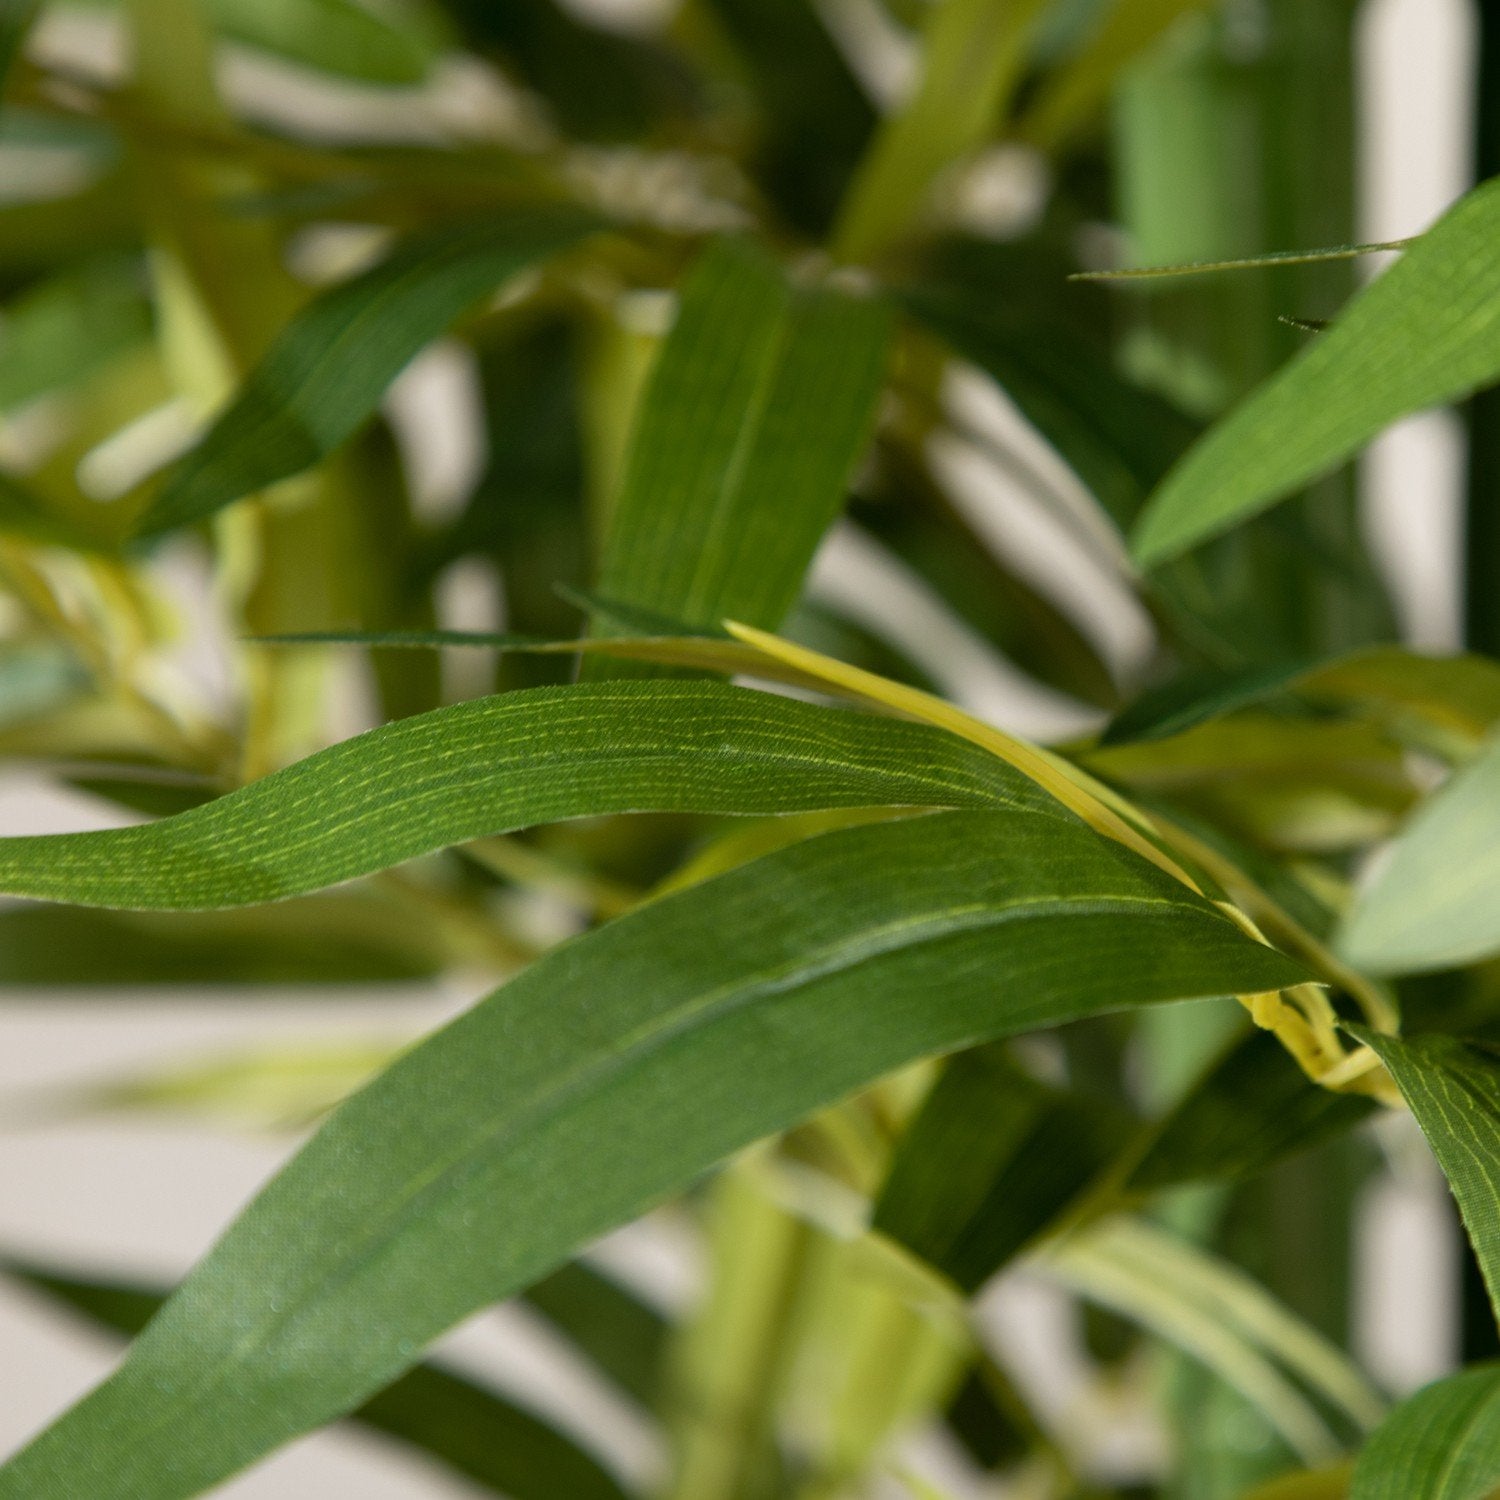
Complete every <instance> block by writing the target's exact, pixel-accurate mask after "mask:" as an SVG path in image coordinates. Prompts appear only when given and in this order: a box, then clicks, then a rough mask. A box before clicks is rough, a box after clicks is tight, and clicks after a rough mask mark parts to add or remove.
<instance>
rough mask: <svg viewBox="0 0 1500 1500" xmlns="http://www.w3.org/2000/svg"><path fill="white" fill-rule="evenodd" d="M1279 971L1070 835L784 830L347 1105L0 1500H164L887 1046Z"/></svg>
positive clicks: (876, 1070) (900, 1057) (1028, 830)
mask: <svg viewBox="0 0 1500 1500" xmlns="http://www.w3.org/2000/svg"><path fill="white" fill-rule="evenodd" d="M1298 977H1300V971H1299V970H1298V969H1297V967H1296V966H1295V965H1293V964H1292V963H1291V962H1290V961H1289V960H1287V959H1285V958H1284V957H1282V956H1281V955H1279V954H1276V953H1274V952H1272V951H1271V950H1269V949H1267V948H1265V947H1263V946H1262V945H1260V944H1257V943H1254V942H1252V941H1251V940H1250V939H1248V938H1246V937H1245V936H1244V934H1242V933H1241V932H1240V931H1239V930H1238V929H1237V928H1236V927H1235V926H1234V925H1233V924H1232V923H1230V922H1229V921H1228V920H1226V919H1225V918H1224V917H1222V916H1221V915H1220V914H1219V913H1218V912H1217V911H1215V910H1214V909H1213V908H1212V907H1210V906H1209V905H1208V904H1207V903H1205V902H1203V901H1201V900H1199V899H1197V898H1195V897H1193V896H1191V895H1190V894H1189V893H1187V892H1185V891H1184V890H1183V889H1182V888H1181V887H1180V886H1179V885H1177V883H1176V882H1174V881H1172V880H1171V879H1170V878H1169V877H1166V876H1164V875H1162V874H1161V873H1160V872H1159V871H1156V870H1155V869H1153V868H1152V867H1151V866H1150V865H1148V864H1146V863H1144V862H1143V861H1141V860H1138V859H1136V858H1134V857H1132V856H1130V855H1129V854H1127V853H1125V852H1124V851H1121V850H1119V849H1117V848H1116V847H1115V846H1113V845H1112V844H1110V843H1109V842H1108V841H1106V840H1102V839H1099V838H1097V837H1096V836H1095V835H1094V834H1093V833H1091V832H1090V831H1089V830H1087V829H1086V828H1084V827H1082V826H1081V825H1079V824H1076V823H1069V822H1063V821H1060V820H1058V819H1056V818H1053V817H1047V816H1038V815H1037V814H1035V813H1032V812H1021V811H1013V812H1012V811H1007V812H996V813H963V814H935V815H933V816H932V817H928V818H915V819H910V820H905V821H899V822H893V823H881V824H873V825H868V826H865V827H861V828H855V829H850V830H845V831H843V832H839V833H833V834H829V835H827V836H825V837H823V838H818V839H812V840H810V841H808V842H806V843H803V844H799V845H796V846H794V847H792V848H790V849H787V850H783V851H781V852H779V853H777V854H773V855H771V856H768V857H767V858H766V859H764V860H761V861H758V862H756V863H754V864H752V865H748V866H746V867H744V868H743V869H741V870H736V871H733V872H731V873H730V874H728V875H725V876H722V877H720V878H719V879H717V880H714V881H710V882H708V883H706V884H704V885H702V886H698V887H695V888H694V889H692V890H689V891H684V892H681V893H679V894H677V895H673V896H669V897H665V898H663V899H662V900H660V901H658V902H654V903H652V904H650V905H647V906H645V907H642V908H640V909H638V910H637V911H635V912H633V913H631V914H629V915H627V916H625V917H623V918H621V919H620V920H618V921H616V922H614V923H611V924H609V925H608V926H605V927H602V928H599V929H596V930H595V931H593V932H591V933H588V934H586V935H585V936H583V937H582V938H579V939H576V940H575V941H573V942H572V943H570V944H567V945H566V946H564V947H563V948H560V949H557V950H554V951H553V952H552V953H550V954H548V955H547V956H546V957H544V958H543V959H541V960H540V961H538V962H537V963H536V964H534V965H533V966H532V967H531V968H530V969H528V970H527V971H525V972H524V973H523V974H522V975H521V976H519V977H518V978H517V979H515V980H513V981H512V982H511V983H510V984H508V985H506V986H505V987H503V988H502V989H501V990H499V991H497V992H496V993H495V994H494V995H493V996H492V997H491V998H490V999H489V1000H487V1001H485V1002H483V1003H481V1004H480V1005H479V1006H478V1007H476V1008H475V1009H474V1010H473V1011H471V1012H470V1013H469V1014H468V1015H466V1016H464V1017H463V1018H461V1019H460V1020H458V1021H457V1022H455V1023H453V1024H452V1025H450V1026H448V1027H446V1028H444V1029H443V1030H442V1031H440V1032H438V1033H437V1034H436V1035H435V1036H433V1037H432V1038H430V1039H429V1040H428V1041H426V1042H425V1043H423V1044H422V1045H421V1046H419V1047H417V1048H416V1049H414V1050H413V1051H412V1052H410V1053H408V1054H407V1055H406V1056H405V1057H404V1058H403V1059H402V1060H401V1061H399V1062H398V1063H397V1064H396V1065H395V1066H394V1067H393V1068H391V1069H390V1070H389V1071H388V1072H386V1073H385V1074H383V1075H382V1076H381V1077H380V1078H379V1079H377V1080H376V1081H375V1082H374V1083H373V1084H371V1085H370V1086H369V1087H368V1088H367V1089H365V1090H364V1091H363V1092H361V1093H360V1094H358V1095H356V1096H355V1097H354V1098H353V1099H351V1100H350V1101H349V1102H348V1103H347V1104H345V1105H344V1106H343V1107H342V1108H341V1109H340V1110H339V1111H338V1112H337V1113H336V1114H335V1115H334V1116H333V1117H332V1118H331V1119H330V1120H329V1122H328V1123H327V1124H326V1125H325V1126H324V1127H323V1129H322V1130H321V1131H320V1132H319V1133H318V1135H317V1136H315V1137H314V1138H313V1140H312V1141H311V1142H310V1143H309V1145H308V1146H307V1147H306V1148H304V1150H303V1151H302V1152H301V1153H300V1154H299V1155H298V1156H297V1157H296V1158H295V1159H294V1160H293V1162H292V1163H291V1164H290V1166H289V1167H288V1168H287V1169H286V1170H285V1171H284V1172H283V1173H282V1174H281V1176H280V1177H279V1178H277V1179H276V1181H275V1182H273V1183H272V1185H271V1186H270V1187H269V1188H268V1189H267V1190H266V1191H265V1192H264V1193H263V1194H262V1195H261V1197H260V1198H259V1199H258V1200H257V1201H256V1202H255V1203H254V1204H253V1205H252V1206H251V1208H250V1209H249V1210H247V1212H246V1213H245V1215H244V1216H242V1218H241V1219H240V1220H239V1222H238V1223H237V1225H236V1226H235V1227H234V1228H232V1229H231V1230H230V1231H229V1233H228V1234H227V1235H226V1237H225V1238H224V1239H223V1240H222V1241H221V1242H220V1244H219V1246H218V1247H217V1248H216V1249H215V1250H214V1251H213V1252H212V1253H211V1254H210V1256H209V1257H208V1259H207V1260H206V1261H205V1262H204V1263H203V1264H202V1265H201V1266H200V1267H199V1268H198V1270H197V1271H196V1272H195V1273H194V1274H193V1275H192V1276H191V1277H190V1278H189V1279H188V1281H187V1282H186V1283H185V1284H184V1286H183V1288H182V1289H181V1290H180V1291H179V1292H178V1293H177V1295H176V1296H175V1297H174V1298H173V1299H172V1301H171V1302H170V1303H169V1304H168V1305H167V1307H166V1308H165V1309H163V1311H162V1313H161V1314H160V1315H159V1316H158V1317H157V1318H156V1320H155V1321H154V1322H153V1323H152V1325H151V1326H150V1328H149V1329H148V1330H147V1332H146V1333H145V1334H144V1335H143V1336H142V1337H141V1339H140V1340H139V1341H138V1343H137V1344H136V1346H135V1348H134V1351H133V1352H132V1354H131V1355H130V1356H129V1357H128V1358H127V1360H126V1362H125V1364H124V1365H123V1366H122V1367H121V1369H120V1370H119V1372H118V1373H117V1374H116V1375H114V1376H113V1377H112V1378H111V1379H110V1380H109V1381H107V1382H106V1383H105V1385H104V1386H102V1387H101V1388H100V1389H99V1390H98V1391H96V1392H95V1393H94V1394H93V1395H92V1396H90V1397H88V1398H86V1399H85V1401H84V1402H83V1403H82V1404H80V1405H79V1406H78V1407H75V1408H74V1410H73V1411H72V1412H71V1413H70V1414H69V1415H67V1416H65V1417H64V1418H63V1419H62V1420H61V1421H60V1422H59V1423H58V1424H57V1425H55V1426H54V1427H53V1428H51V1429H50V1430H49V1431H48V1432H47V1433H44V1434H43V1435H42V1436H41V1437H40V1438H38V1439H37V1440H36V1442H35V1443H33V1444H32V1446H31V1447H30V1448H29V1449H27V1450H26V1451H24V1452H23V1453H22V1454H20V1455H19V1456H17V1457H16V1458H15V1459H13V1460H12V1461H11V1463H10V1464H9V1465H7V1466H6V1468H5V1469H3V1470H0V1497H3V1500H20V1497H22V1496H25V1497H27V1500H43V1497H56V1500H64V1497H72V1496H77V1495H88V1496H89V1497H90V1500H127V1497H128V1500H142V1497H143V1496H148V1495H149V1496H150V1497H151V1500H182V1497H185V1496H189V1495H193V1494H196V1493H198V1492H199V1491H200V1490H202V1489H203V1488H205V1487H206V1486H208V1485H211V1484H214V1483H216V1482H218V1481H219V1480H220V1479H222V1478H225V1477H226V1476H228V1475H229V1474H231V1473H233V1472H234V1471H236V1470H237V1469H239V1468H241V1467H243V1466H244V1465H245V1464H247V1463H250V1462H252V1461H254V1460H255V1459H256V1458H258V1457H260V1456H261V1455H262V1454H264V1453H266V1452H268V1451H270V1450H271V1449H272V1448H274V1447H276V1446H277V1445H279V1444H280V1443H282V1442H285V1441H286V1440H287V1439H289V1438H291V1437H293V1436H295V1435H296V1434H297V1433H299V1432H303V1431H306V1430H307V1429H308V1428H310V1427H313V1426H316V1425H318V1424H319V1423H322V1422H325V1421H327V1420H329V1419H331V1418H332V1417H334V1416H336V1415H338V1414H340V1413H342V1412H344V1411H347V1410H349V1409H351V1408H352V1407H353V1406H355V1405H356V1404H357V1403H358V1402H360V1401H361V1400H363V1399H365V1398H366V1397H367V1396H368V1395H369V1394H370V1392H372V1391H373V1390H375V1389H377V1388H378V1387H379V1386H381V1385H382V1384H384V1383H386V1382H388V1381H390V1380H391V1379H392V1378H393V1377H395V1376H396V1375H398V1374H399V1373H400V1372H401V1371H402V1370H403V1369H405V1368H407V1367H408V1366H409V1365H410V1364H411V1363H412V1362H413V1360H414V1359H415V1358H416V1355H417V1352H418V1350H419V1349H420V1347H421V1346H422V1345H423V1344H425V1343H426V1342H427V1341H428V1340H430V1339H431V1338H433V1337H434V1336H435V1335H436V1334H437V1333H439V1332H441V1331H442V1330H443V1329H444V1328H446V1327H448V1326H449V1325H451V1324H452V1323H453V1322H455V1321H456V1320H457V1319H459V1318H461V1317H463V1316H464V1315H465V1314H467V1313H468V1312H470V1311H472V1310H473V1309H474V1308H476V1307H478V1306H481V1305H483V1304H485V1303H487V1302H490V1301H493V1300H495V1299H497V1298H501V1297H504V1296H507V1295H510V1294H512V1293H514V1292H515V1291H517V1290H518V1289H519V1288H521V1287H524V1286H525V1285H526V1284H528V1283H529V1282H531V1281H534V1280H535V1279H537V1277H538V1276H540V1275H541V1274H543V1273H545V1272H546V1271H547V1270H548V1269H550V1268H551V1267H552V1266H554V1265H556V1264H558V1263H559V1262H560V1261H562V1260H563V1259H565V1258H566V1257H567V1255H568V1254H569V1253H570V1252H571V1251H572V1250H573V1249H574V1248H575V1247H576V1246H577V1245H579V1244H581V1243H583V1242H586V1241H587V1240H589V1239H591V1238H593V1237H594V1236H595V1235H597V1234H600V1233H602V1232H603V1231H604V1230H606V1229H608V1228H610V1227H612V1226H613V1225H615V1224H618V1223H621V1222H623V1221H625V1220H627V1219H629V1218H631V1217H633V1216H635V1215H637V1214H639V1213H640V1212H642V1211H643V1210H644V1209H645V1208H647V1207H648V1206H649V1205H651V1204H652V1203H654V1202H657V1201H659V1200H660V1199H661V1198H662V1197H663V1196H665V1195H667V1194H670V1193H672V1192H675V1191H678V1190H680V1189H681V1188H682V1187H684V1186H685V1185H687V1184H688V1183H690V1182H692V1181H693V1180H694V1179H695V1178H697V1177H699V1176H700V1175H701V1174H702V1173H704V1172H705V1171H707V1170H708V1169H709V1168H710V1167H712V1166H713V1165H714V1164H715V1163H717V1162H719V1161H721V1160H723V1159H724V1158H725V1157H726V1156H727V1155H729V1154H730V1153H731V1152H733V1151H735V1150H737V1149H739V1148H740V1147H742V1146H744V1145H747V1144H749V1143H750V1142H751V1141H753V1140H755V1139H757V1138H759V1137H761V1136H764V1135H766V1134H767V1133H769V1132H773V1131H775V1130H778V1129H780V1128H782V1127H784V1126H786V1125H788V1124H790V1123H792V1122H793V1121H795V1120H797V1119H800V1118H802V1117H803V1116H805V1115H806V1114H808V1113H810V1112H811V1111H813V1110H815V1109H817V1108H818V1107H820V1106H822V1105H825V1104H827V1103H830V1102H832V1101H833V1100H835V1099H838V1098H841V1097H843V1096H844V1095H845V1094H847V1093H848V1092H850V1091H851V1090H853V1089H856V1088H858V1087H860V1086H861V1085H862V1084H865V1083H867V1082H869V1081H870V1080H872V1079H874V1078H876V1077H878V1076H879V1075H881V1074H883V1073H885V1072H888V1071H890V1070H891V1069H893V1068H896V1067H899V1066H901V1065H902V1064H903V1063H905V1062H907V1061H910V1060H912V1059H913V1058H916V1057H920V1056H923V1055H927V1054H931V1053H933V1052H939V1051H943V1050H945V1049H950V1048H954V1047H960V1046H964V1045H969V1044H972V1043H975V1042H977V1041H980V1040H983V1039H985V1038H986V1037H993V1036H997V1035H1002V1034H1006V1033H1011V1032H1015V1031H1020V1030H1024V1029H1026V1028H1028V1027H1032V1026H1038V1025H1046V1024H1052V1023H1054V1022H1058V1021H1061V1020H1064V1019H1067V1018H1069V1017H1076V1016H1080V1015H1084V1014H1088V1013H1091V1012H1095V1011H1099V1010H1112V1009H1117V1008H1119V1007H1122V1006H1130V1005H1137V1004H1143V1003H1147V1002H1153V1001H1162V1000H1167V999H1171V998H1184V997H1188V996H1193V995H1216V994H1222V993H1225V992H1228V991H1238V990H1247V991H1263V990H1266V989H1270V988H1274V987H1277V986H1281V985H1285V984H1288V983H1290V982H1292V981H1293V980H1294V979H1296V978H1298Z"/></svg>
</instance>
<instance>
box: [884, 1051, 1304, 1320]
mask: <svg viewBox="0 0 1500 1500" xmlns="http://www.w3.org/2000/svg"><path fill="white" fill-rule="evenodd" d="M1272 1045H1273V1046H1274V1045H1276V1043H1275V1042H1274V1041H1273V1043H1272ZM1122 1125H1123V1126H1124V1127H1125V1128H1126V1129H1128V1120H1127V1121H1122V1119H1121V1118H1120V1113H1119V1111H1116V1110H1114V1109H1111V1108H1110V1107H1109V1106H1108V1105H1107V1104H1105V1103H1102V1102H1100V1101H1097V1100H1092V1099H1083V1098H1081V1097H1079V1096H1078V1095H1076V1094H1070V1093H1068V1092H1066V1091H1065V1090H1062V1089H1056V1088H1051V1087H1049V1086H1047V1085H1046V1084H1042V1083H1039V1082H1037V1080H1036V1079H1034V1078H1032V1077H1031V1076H1030V1075H1029V1074H1027V1073H1025V1072H1023V1071H1022V1070H1021V1069H1020V1068H1018V1067H1017V1066H1016V1065H1015V1064H1014V1063H1013V1062H1011V1061H1010V1060H1009V1058H1008V1057H1007V1056H1006V1055H1005V1053H1004V1052H1003V1051H1001V1050H1000V1049H999V1048H998V1047H986V1048H982V1049H979V1050H977V1051H974V1052H966V1053H964V1054H962V1055H961V1056H959V1057H956V1058H954V1059H953V1061H952V1062H950V1063H949V1064H948V1066H947V1067H946V1068H945V1069H944V1071H943V1076H942V1077H941V1078H940V1079H939V1080H938V1082H937V1084H936V1085H935V1086H934V1087H933V1090H932V1092H931V1093H930V1094H929V1095H928V1097H927V1099H926V1101H925V1102H924V1103H923V1105H922V1109H921V1112H920V1113H919V1114H918V1116H917V1118H916V1119H915V1120H914V1121H913V1122H912V1124H911V1125H910V1126H909V1127H908V1129H907V1132H906V1134H905V1135H904V1136H903V1137H902V1139H901V1144H900V1146H899V1147H898V1148H897V1150H896V1155H895V1159H894V1160H893V1161H892V1163H891V1169H890V1173H889V1174H888V1176H887V1177H886V1180H885V1185H884V1187H883V1188H882V1189H881V1192H880V1197H879V1199H878V1201H877V1202H876V1205H875V1217H874V1227H875V1228H876V1229H878V1230H881V1231H882V1232H884V1233H885V1234H888V1235H890V1236H891V1238H892V1239H896V1240H899V1241H900V1242H901V1243H902V1244H903V1245H905V1246H906V1247H907V1249H909V1250H911V1251H913V1252H914V1253H915V1254H917V1255H919V1256H921V1257H922V1259H923V1260H925V1261H927V1262H928V1263H929V1264H930V1265H932V1266H934V1267H936V1268H937V1269H938V1270H939V1271H941V1272H942V1273H943V1274H944V1275H946V1276H948V1277H951V1278H952V1280H954V1281H955V1282H957V1284H958V1285H959V1287H960V1288H962V1289H963V1290H964V1291H965V1292H974V1291H976V1290H977V1289H978V1288H979V1287H980V1286H982V1285H983V1284H984V1282H986V1281H987V1280H989V1278H990V1277H991V1276H992V1275H993V1274H994V1273H995V1272H996V1271H998V1270H999V1269H1000V1268H1001V1267H1002V1266H1003V1265H1004V1264H1005V1263H1006V1262H1007V1261H1008V1260H1010V1259H1011V1258H1012V1257H1013V1256H1014V1255H1016V1254H1018V1253H1019V1252H1020V1251H1021V1250H1022V1249H1024V1248H1025V1246H1026V1245H1027V1244H1028V1243H1029V1242H1030V1241H1031V1240H1032V1239H1034V1238H1035V1237H1036V1236H1037V1235H1038V1234H1040V1233H1041V1232H1042V1231H1044V1230H1045V1229H1046V1228H1047V1227H1048V1225H1049V1224H1051V1223H1052V1221H1053V1220H1054V1219H1055V1218H1056V1217H1057V1216H1058V1215H1059V1214H1060V1213H1061V1212H1062V1211H1063V1209H1064V1208H1066V1207H1067V1205H1068V1204H1069V1203H1070V1202H1071V1201H1072V1200H1073V1199H1074V1198H1075V1197H1076V1196H1077V1195H1078V1193H1079V1192H1080V1191H1081V1190H1082V1189H1083V1187H1084V1186H1085V1185H1086V1184H1087V1183H1088V1182H1089V1180H1090V1179H1091V1178H1093V1177H1094V1176H1095V1175H1096V1174H1097V1173H1098V1172H1099V1170H1100V1169H1101V1168H1102V1167H1103V1166H1104V1165H1105V1164H1106V1163H1107V1162H1108V1161H1109V1158H1110V1154H1111V1151H1110V1147H1111V1145H1112V1144H1114V1143H1116V1142H1118V1140H1119V1138H1120V1135H1121V1130H1122Z"/></svg>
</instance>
